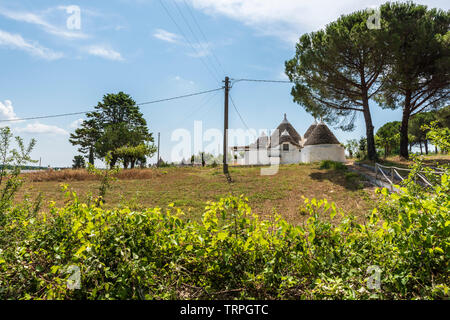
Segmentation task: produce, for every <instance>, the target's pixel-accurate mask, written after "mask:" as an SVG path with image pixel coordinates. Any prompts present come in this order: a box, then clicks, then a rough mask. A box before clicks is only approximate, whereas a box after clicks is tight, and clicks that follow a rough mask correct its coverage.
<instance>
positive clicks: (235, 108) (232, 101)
mask: <svg viewBox="0 0 450 320" xmlns="http://www.w3.org/2000/svg"><path fill="white" fill-rule="evenodd" d="M230 100H231V103H232V104H233V107H234V110H236V112H237V114H238V116H239V118H241V121H242V123H243V124H244V126H245V127H246V128H247V130H250V128H249V127H248V125H247V123H246V122H245V121H244V119H243V118H242V116H241V114H240V112H239V110H238V109H237V107H236V104H235V103H234V100H233V97H232V96H231V94H230Z"/></svg>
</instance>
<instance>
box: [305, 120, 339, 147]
mask: <svg viewBox="0 0 450 320" xmlns="http://www.w3.org/2000/svg"><path fill="white" fill-rule="evenodd" d="M318 144H340V142H339V141H338V139H336V137H335V136H334V134H333V132H331V130H330V129H329V128H328V127H327V125H326V124H325V123H319V124H317V125H316V126H315V128H314V130H313V131H312V132H311V134H310V135H309V137H308V140H306V143H305V146H312V145H318Z"/></svg>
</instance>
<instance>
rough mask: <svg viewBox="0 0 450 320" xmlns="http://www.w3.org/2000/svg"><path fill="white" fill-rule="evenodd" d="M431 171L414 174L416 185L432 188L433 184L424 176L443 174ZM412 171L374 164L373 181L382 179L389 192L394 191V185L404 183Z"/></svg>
mask: <svg viewBox="0 0 450 320" xmlns="http://www.w3.org/2000/svg"><path fill="white" fill-rule="evenodd" d="M430 169H433V171H424V170H422V171H420V172H416V174H415V176H414V180H415V182H416V183H417V184H419V185H422V186H424V187H432V186H433V183H432V181H430V179H429V178H427V177H426V174H432V175H442V174H443V173H444V172H443V171H440V170H439V169H438V168H434V167H430ZM411 171H412V170H411V169H407V168H399V167H394V166H383V165H381V164H379V163H375V179H378V178H379V177H380V178H384V179H385V180H386V181H387V182H388V183H389V184H390V185H391V190H394V185H395V184H397V183H398V182H402V181H404V180H405V179H406V178H407V177H408V176H409V174H410V172H411Z"/></svg>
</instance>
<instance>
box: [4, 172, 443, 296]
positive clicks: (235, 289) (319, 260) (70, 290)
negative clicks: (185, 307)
mask: <svg viewBox="0 0 450 320" xmlns="http://www.w3.org/2000/svg"><path fill="white" fill-rule="evenodd" d="M417 190H418V189H417V188H408V189H406V188H403V189H402V193H400V194H388V192H387V190H386V189H384V190H381V191H379V192H380V193H381V195H382V197H383V198H384V200H383V204H382V205H381V206H380V207H379V208H378V210H377V209H374V211H373V213H372V214H371V215H370V217H369V218H368V221H367V223H366V224H365V225H361V224H357V223H356V222H355V221H354V219H353V218H352V217H351V216H345V215H344V214H343V213H342V212H341V211H340V210H339V209H337V208H336V207H335V205H334V204H333V203H331V204H330V203H328V202H327V201H326V200H320V201H317V200H315V199H312V200H305V210H306V211H307V212H308V213H309V214H310V217H309V219H308V221H307V223H306V224H305V225H304V226H293V225H291V224H289V223H287V222H286V221H285V220H283V219H282V218H281V217H280V216H274V218H273V219H272V220H260V219H259V218H258V216H256V215H254V214H253V213H252V212H251V209H250V208H249V207H248V205H247V202H246V199H245V198H243V197H239V198H238V197H232V196H230V197H228V198H225V199H221V200H220V201H218V202H215V203H209V204H208V206H207V207H206V209H205V212H204V214H203V219H202V221H201V222H194V221H188V220H185V219H182V215H183V213H182V212H181V211H180V210H177V209H175V208H170V209H169V210H166V211H163V210H161V209H159V208H155V209H149V210H147V211H145V212H132V211H130V210H111V211H110V210H104V209H102V208H101V207H96V206H88V205H86V204H83V203H80V202H79V200H78V199H77V196H76V194H71V193H70V192H68V191H67V189H66V191H67V196H68V198H70V201H69V202H68V204H67V206H66V207H64V208H55V207H52V208H51V210H50V211H49V212H46V213H39V214H38V213H37V211H38V210H37V208H35V206H34V205H33V203H31V202H30V201H27V200H25V201H24V202H23V203H22V204H21V205H19V206H17V207H9V208H7V210H5V211H3V212H1V213H0V218H1V219H0V248H1V249H0V298H2V299H197V298H201V299H219V298H225V299H226V298H258V299H279V298H283V299H303V298H306V299H368V298H381V299H414V298H419V299H430V298H446V297H448V287H449V274H448V267H449V266H448V261H449V254H450V250H449V249H450V248H449V244H450V232H449V231H450V219H449V209H450V184H449V181H448V176H447V175H446V174H444V175H442V177H441V181H440V184H438V185H437V186H436V187H434V188H433V190H429V193H425V192H422V193H420V192H419V191H417ZM324 215H330V216H331V218H334V219H336V218H340V222H339V223H336V224H331V223H330V222H325V221H326V220H328V219H323V216H324ZM78 270H79V276H80V283H79V289H77V287H78V283H77V277H78ZM374 270H375V271H374ZM373 272H375V273H373ZM377 272H379V273H378V274H377ZM377 276H379V279H380V286H376V283H377V281H376V280H377ZM72 279H75V282H73V281H71V280H72ZM374 284H375V286H374Z"/></svg>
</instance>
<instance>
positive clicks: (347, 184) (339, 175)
mask: <svg viewBox="0 0 450 320" xmlns="http://www.w3.org/2000/svg"><path fill="white" fill-rule="evenodd" d="M309 176H310V177H311V179H313V180H316V181H326V180H328V181H330V182H332V183H333V184H336V185H339V186H342V187H344V188H345V189H347V190H351V191H356V190H360V189H363V188H364V186H365V181H364V179H363V177H361V176H360V175H359V174H357V173H354V172H351V171H346V170H324V171H322V172H313V173H311V174H310V175H309Z"/></svg>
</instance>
